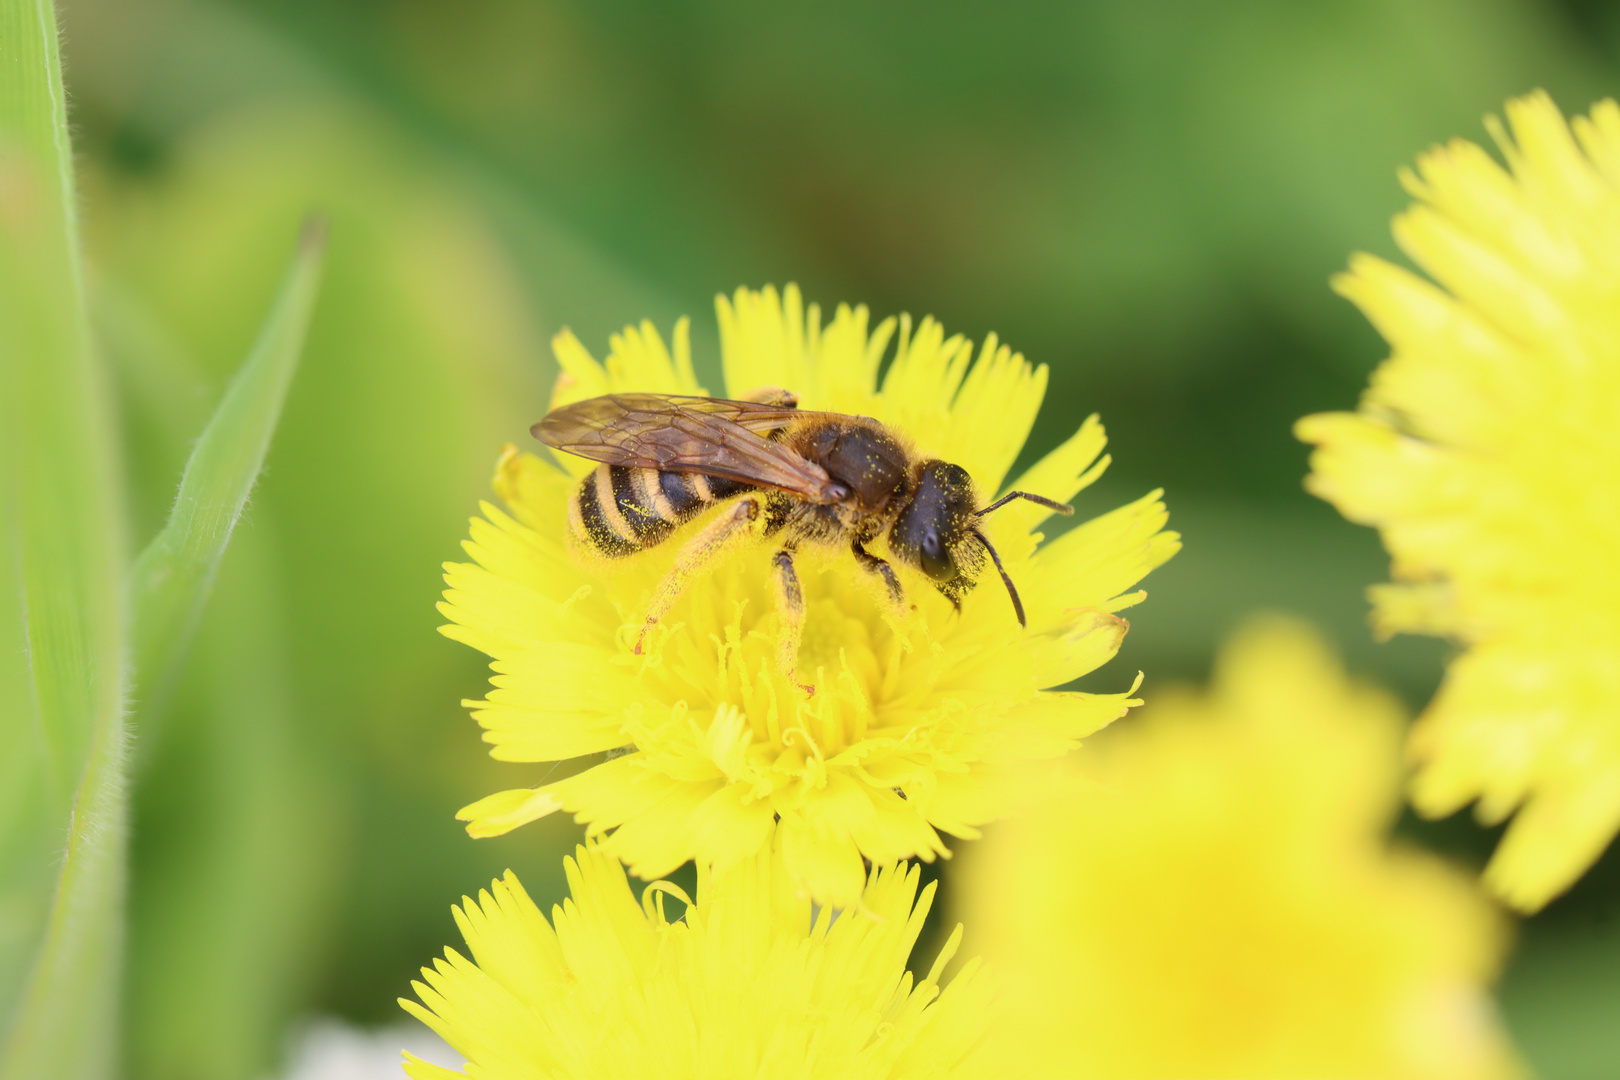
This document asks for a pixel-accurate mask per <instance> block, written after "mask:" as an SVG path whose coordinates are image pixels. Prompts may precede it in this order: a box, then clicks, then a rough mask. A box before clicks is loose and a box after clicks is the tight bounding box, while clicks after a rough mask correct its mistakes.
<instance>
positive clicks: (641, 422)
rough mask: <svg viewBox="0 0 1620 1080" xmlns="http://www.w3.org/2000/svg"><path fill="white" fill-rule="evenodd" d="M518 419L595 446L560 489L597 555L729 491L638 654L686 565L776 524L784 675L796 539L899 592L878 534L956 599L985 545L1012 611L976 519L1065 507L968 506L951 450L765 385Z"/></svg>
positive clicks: (655, 537) (658, 598)
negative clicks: (828, 550) (944, 452)
mask: <svg viewBox="0 0 1620 1080" xmlns="http://www.w3.org/2000/svg"><path fill="white" fill-rule="evenodd" d="M530 431H531V432H532V433H533V435H534V437H535V438H537V439H539V440H540V441H541V442H543V443H545V444H546V445H547V446H549V447H551V448H552V449H554V450H560V451H563V452H564V453H568V454H575V455H577V456H579V457H582V458H586V459H587V460H590V461H595V462H598V465H597V467H596V468H595V469H594V470H593V471H592V472H590V473H589V474H587V475H586V477H585V479H584V480H583V482H581V484H580V486H579V490H578V492H577V493H576V495H575V496H574V497H573V498H572V499H571V500H570V501H569V506H568V524H569V530H570V532H571V533H572V534H573V537H574V539H575V540H576V541H577V542H578V543H579V544H581V545H583V546H584V547H585V548H586V549H588V550H591V551H594V552H597V553H599V554H601V555H604V556H607V557H609V558H623V557H627V556H631V555H634V554H635V553H637V552H639V551H644V550H646V549H648V548H651V547H654V546H656V545H658V544H660V543H662V542H663V541H664V540H666V539H668V538H669V537H670V536H671V535H672V534H673V533H674V532H675V531H676V529H677V528H678V527H679V526H681V525H683V524H685V523H686V522H688V521H690V520H691V519H693V518H695V517H697V516H698V515H699V514H700V513H702V512H703V511H704V510H705V509H706V508H708V507H709V506H712V505H714V504H716V503H722V502H728V501H729V502H730V503H731V509H730V510H729V511H726V512H722V513H720V514H718V515H717V516H716V517H715V518H714V520H713V521H711V522H709V523H708V524H706V525H705V526H704V527H703V528H702V529H700V530H699V531H698V532H697V533H695V534H694V535H693V536H692V537H691V538H690V539H688V540H687V541H686V543H685V545H684V546H683V547H682V548H681V550H680V552H679V554H678V555H677V557H676V560H675V565H674V567H673V568H672V569H671V570H670V571H669V573H668V574H666V575H665V577H664V579H663V580H662V581H661V582H660V583H659V584H658V586H657V587H656V588H655V589H654V590H653V596H652V599H651V601H650V603H649V604H648V607H647V613H646V618H645V620H644V622H643V623H642V626H641V630H640V632H639V634H638V636H637V638H636V644H635V651H636V653H637V654H639V653H641V651H642V647H643V645H644V643H645V641H646V638H647V635H648V633H649V632H650V631H651V630H652V629H653V628H654V627H655V626H657V625H658V622H659V620H660V619H662V618H663V617H664V616H665V615H666V614H668V612H669V610H670V608H671V607H672V606H673V605H674V603H675V601H676V599H677V598H678V597H679V596H680V594H681V592H682V590H684V589H685V587H686V586H687V585H688V584H689V583H690V582H691V581H692V580H693V578H695V577H696V576H697V575H699V574H701V573H703V572H704V571H706V570H707V569H709V568H710V567H711V566H713V565H714V564H715V563H716V562H717V561H718V560H719V559H721V558H722V557H723V556H724V555H726V554H727V553H728V552H730V551H731V550H733V549H734V548H735V547H737V546H738V545H739V544H741V543H743V542H744V541H746V540H747V539H749V538H751V537H753V536H754V535H755V534H756V533H758V534H761V535H763V536H764V537H766V538H770V539H775V540H776V541H777V543H778V547H777V550H776V552H775V554H774V555H772V557H771V563H772V567H773V569H774V581H775V587H776V596H777V605H778V609H779V612H780V614H781V618H782V623H783V633H782V639H781V645H780V649H781V652H780V654H779V660H780V663H781V667H782V670H783V671H784V672H786V673H787V674H788V676H789V678H791V679H794V681H797V679H796V676H795V674H794V672H795V667H796V664H797V659H798V651H799V641H800V638H801V636H802V633H803V629H804V592H803V590H802V589H801V588H800V586H799V576H798V573H797V571H796V570H795V569H794V565H793V557H794V553H795V552H796V551H797V549H798V548H799V547H801V546H809V545H815V546H820V547H846V548H848V550H849V552H850V553H851V554H852V555H853V556H854V557H855V562H856V565H857V566H859V567H860V568H861V570H863V571H864V572H866V573H869V574H871V575H873V576H874V577H875V578H877V579H878V581H879V582H880V583H881V585H882V588H883V591H884V592H885V593H886V594H887V596H888V598H889V600H890V601H891V602H892V603H893V604H894V605H895V606H896V607H897V608H903V607H904V603H905V591H904V589H903V588H902V587H901V584H900V578H899V576H898V575H897V574H896V573H895V571H894V567H893V566H891V565H890V564H889V562H888V561H886V560H884V559H882V558H880V557H878V556H877V555H874V554H873V553H872V552H871V551H869V550H868V548H869V546H871V545H873V544H874V543H875V542H876V541H878V540H879V539H880V538H886V540H887V545H886V546H887V549H888V554H889V555H890V556H891V557H892V558H893V559H894V560H895V561H897V562H899V563H902V564H904V565H907V566H911V567H915V568H916V569H918V570H920V571H921V572H922V573H923V574H924V575H925V576H926V577H927V578H928V580H929V581H930V582H932V583H933V586H934V588H936V589H937V590H939V592H940V593H942V594H943V595H944V596H945V598H946V599H947V600H949V601H950V602H951V604H952V605H953V606H955V608H956V609H957V610H958V611H960V610H961V606H962V597H963V596H964V595H965V594H966V593H967V592H968V590H970V589H972V588H973V587H974V585H975V584H976V583H977V580H978V577H979V575H980V574H981V573H982V571H983V570H984V566H985V557H986V556H989V559H990V561H991V562H993V563H994V564H995V567H996V570H997V572H998V573H1000V575H1001V580H1002V583H1003V584H1005V585H1006V586H1007V595H1008V596H1009V597H1010V598H1011V600H1012V607H1013V613H1014V614H1015V615H1016V616H1017V617H1018V624H1019V625H1020V626H1023V625H1025V619H1024V605H1023V602H1022V601H1021V600H1020V599H1019V597H1018V589H1017V588H1016V587H1015V586H1014V585H1013V582H1012V578H1011V577H1009V576H1008V574H1007V571H1006V568H1005V567H1003V566H1002V564H1001V557H1000V556H999V555H997V554H996V549H995V548H994V547H993V546H992V545H991V543H990V540H989V539H988V538H987V537H986V536H985V534H984V533H983V532H982V531H981V530H980V528H979V520H980V519H981V518H983V517H984V516H985V515H986V514H989V513H990V512H992V511H994V510H996V509H998V508H1000V507H1002V506H1005V505H1007V503H1009V502H1011V501H1013V500H1014V499H1027V500H1029V501H1030V502H1033V503H1038V504H1039V505H1041V506H1044V507H1046V508H1047V509H1048V510H1052V511H1054V512H1056V513H1059V514H1072V513H1074V507H1072V506H1069V505H1067V504H1065V503H1060V502H1057V501H1056V500H1054V499H1048V498H1046V497H1045V496H1042V495H1035V494H1031V493H1030V492H1027V491H1009V492H1008V493H1007V494H1005V495H1003V496H1002V497H1001V498H999V499H997V500H995V501H994V502H992V503H990V504H989V505H988V506H980V505H979V499H978V495H977V493H976V492H975V491H974V487H973V481H972V479H971V478H970V477H969V476H968V474H967V470H966V469H963V468H962V467H961V466H960V465H953V464H951V463H950V462H948V461H941V460H939V459H937V458H923V457H919V456H918V455H917V454H915V453H914V452H913V451H912V450H911V449H910V448H909V447H908V445H907V444H906V443H905V442H904V441H903V440H902V439H901V438H899V437H898V436H897V435H896V434H895V433H894V432H892V431H890V430H889V429H888V428H887V427H885V426H884V425H883V424H881V423H879V422H878V421H876V420H873V419H871V418H869V417H864V416H849V415H845V414H843V413H834V412H811V411H808V410H806V411H801V410H800V409H799V408H798V398H797V397H796V396H795V395H794V394H792V393H790V392H788V391H785V390H780V389H777V388H774V387H770V388H764V389H762V390H760V391H756V392H755V393H753V394H750V395H749V396H748V398H747V399H745V400H741V401H728V400H724V399H720V398H707V397H682V396H678V395H672V394H608V395H606V396H604V397H596V398H590V399H589V400H586V401H579V402H575V403H574V404H572V405H565V406H563V407H562V408H559V409H555V410H553V411H552V412H551V413H549V414H548V415H547V416H546V418H545V419H543V420H541V421H540V422H539V423H537V424H535V425H534V426H533V427H532V428H531V429H530ZM800 685H801V686H803V689H804V690H805V691H806V692H807V693H814V688H813V687H810V686H804V684H800Z"/></svg>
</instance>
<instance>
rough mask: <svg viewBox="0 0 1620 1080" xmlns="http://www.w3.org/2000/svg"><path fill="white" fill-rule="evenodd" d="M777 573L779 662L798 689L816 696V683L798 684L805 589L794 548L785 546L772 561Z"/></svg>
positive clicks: (777, 657)
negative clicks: (794, 561)
mask: <svg viewBox="0 0 1620 1080" xmlns="http://www.w3.org/2000/svg"><path fill="white" fill-rule="evenodd" d="M771 566H772V567H774V568H775V570H776V610H777V613H778V614H779V615H780V616H781V619H782V639H781V641H780V643H779V644H778V645H777V649H778V652H777V656H776V659H777V663H778V664H779V665H780V666H781V668H782V671H783V672H785V673H786V675H787V677H788V679H789V680H791V681H792V682H795V683H798V684H799V689H800V690H803V691H804V692H805V693H806V694H810V695H814V694H815V692H816V688H815V686H814V685H813V684H808V683H802V682H799V676H798V669H799V642H800V641H802V640H803V639H804V589H803V588H801V587H800V586H799V574H798V571H797V570H795V569H794V568H793V548H792V547H791V546H784V547H783V548H782V550H781V551H778V552H777V553H776V554H775V555H774V556H772V558H771Z"/></svg>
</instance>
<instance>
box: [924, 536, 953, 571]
mask: <svg viewBox="0 0 1620 1080" xmlns="http://www.w3.org/2000/svg"><path fill="white" fill-rule="evenodd" d="M918 547H919V552H918V553H919V555H920V556H921V561H922V568H923V573H925V574H927V575H928V576H929V577H931V578H933V579H934V580H935V581H949V580H951V579H952V578H954V577H955V576H956V567H955V566H954V565H952V563H951V557H950V556H949V555H947V554H945V545H944V543H943V542H941V540H940V538H939V533H937V532H935V531H934V530H933V529H929V530H928V531H927V532H926V533H924V534H923V538H922V543H921V544H920V545H918Z"/></svg>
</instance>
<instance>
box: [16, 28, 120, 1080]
mask: <svg viewBox="0 0 1620 1080" xmlns="http://www.w3.org/2000/svg"><path fill="white" fill-rule="evenodd" d="M80 258H81V257H80V246H79V230H78V222H77V219H76V215H75V210H74V188H73V155H72V149H71V145H70V142H69V139H68V129H67V116H66V111H65V107H64V98H63V90H62V77H61V66H60V60H59V57H58V55H57V30H56V21H55V14H54V12H53V10H52V7H51V4H50V2H49V0H0V1077H27V1078H30V1080H50V1078H52V1077H97V1076H106V1075H111V1073H112V1072H113V1069H114V1060H115V1055H116V1051H117V1039H116V1035H117V1015H118V1011H117V1005H118V989H119V986H120V976H121V972H120V957H121V954H122V940H123V924H122V910H123V896H124V821H125V801H124V794H123V760H124V727H123V709H122V694H123V689H124V686H123V670H122V656H123V644H122V624H123V619H122V603H121V600H122V590H121V589H120V588H119V584H120V564H121V558H122V536H123V534H122V516H121V509H122V503H121V500H120V498H119V497H118V495H117V492H116V486H115V484H114V480H113V478H114V475H115V471H116V470H115V468H114V465H113V457H112V448H111V440H110V436H109V432H110V429H111V425H110V423H109V421H108V419H107V409H106V402H105V395H104V393H103V389H102V387H101V386H100V385H99V383H98V374H99V373H98V371H97V369H96V367H95V365H94V364H93V362H92V358H91V353H90V346H89V341H90V336H89V331H88V323H87V319H86V316H85V304H84V293H83V285H82V282H83V273H82V267H81V261H80Z"/></svg>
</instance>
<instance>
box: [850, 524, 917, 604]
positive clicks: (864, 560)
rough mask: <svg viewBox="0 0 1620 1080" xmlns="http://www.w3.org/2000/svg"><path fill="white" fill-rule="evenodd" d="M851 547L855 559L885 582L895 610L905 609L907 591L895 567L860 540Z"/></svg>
mask: <svg viewBox="0 0 1620 1080" xmlns="http://www.w3.org/2000/svg"><path fill="white" fill-rule="evenodd" d="M849 549H850V550H851V551H852V552H854V553H855V561H856V562H858V563H860V565H861V569H862V570H865V571H866V572H867V573H869V574H876V575H877V576H878V579H879V580H880V581H882V582H883V585H884V588H885V589H887V590H888V593H889V602H890V603H892V604H893V605H894V607H895V610H896V611H903V610H904V609H905V606H906V593H905V590H904V589H902V588H900V577H899V575H897V574H896V573H895V572H894V567H892V566H890V565H889V564H888V563H887V562H885V561H884V560H882V559H880V558H878V557H877V556H876V555H873V554H872V553H871V552H870V551H867V550H866V549H865V548H864V547H862V546H861V542H860V541H859V540H856V541H855V542H854V543H852V544H850V546H849Z"/></svg>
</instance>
